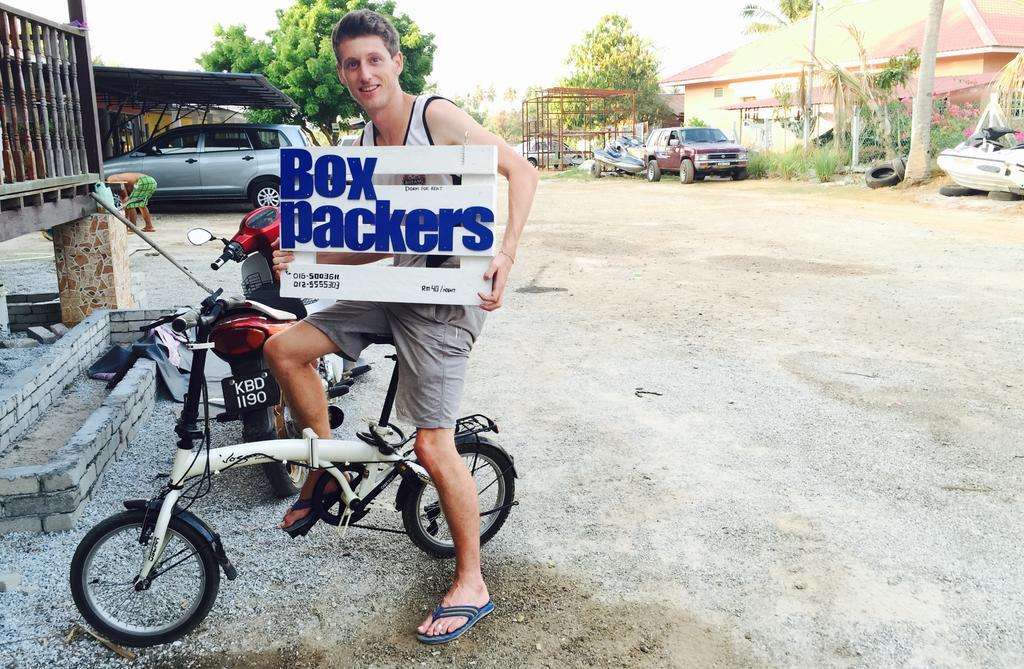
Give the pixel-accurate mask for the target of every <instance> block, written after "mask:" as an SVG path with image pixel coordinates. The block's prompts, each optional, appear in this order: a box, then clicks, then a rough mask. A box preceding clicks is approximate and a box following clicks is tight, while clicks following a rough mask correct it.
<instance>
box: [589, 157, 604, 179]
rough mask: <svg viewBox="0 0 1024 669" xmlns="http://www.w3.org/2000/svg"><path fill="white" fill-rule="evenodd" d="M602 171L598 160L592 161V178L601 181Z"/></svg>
mask: <svg viewBox="0 0 1024 669" xmlns="http://www.w3.org/2000/svg"><path fill="white" fill-rule="evenodd" d="M602 171H603V170H602V169H601V163H599V162H597V161H596V160H592V161H591V162H590V176H592V177H593V178H595V179H600V178H601V172H602Z"/></svg>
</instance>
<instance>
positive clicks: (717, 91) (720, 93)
mask: <svg viewBox="0 0 1024 669" xmlns="http://www.w3.org/2000/svg"><path fill="white" fill-rule="evenodd" d="M724 96H725V89H724V88H721V87H719V88H716V89H715V97H716V98H720V97H724Z"/></svg>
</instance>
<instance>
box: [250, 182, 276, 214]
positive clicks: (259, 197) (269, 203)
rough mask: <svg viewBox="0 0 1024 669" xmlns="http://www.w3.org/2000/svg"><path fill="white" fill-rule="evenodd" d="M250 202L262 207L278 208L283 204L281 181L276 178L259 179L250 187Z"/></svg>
mask: <svg viewBox="0 0 1024 669" xmlns="http://www.w3.org/2000/svg"><path fill="white" fill-rule="evenodd" d="M249 201H250V202H252V205H253V206H254V207H256V208H257V209H259V208H260V207H277V206H279V205H280V204H281V180H280V179H278V178H276V177H264V178H262V179H257V180H256V181H255V182H253V184H252V186H250V187H249Z"/></svg>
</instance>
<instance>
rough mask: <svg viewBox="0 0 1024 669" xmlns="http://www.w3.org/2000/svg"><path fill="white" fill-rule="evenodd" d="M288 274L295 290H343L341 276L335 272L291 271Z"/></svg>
mask: <svg viewBox="0 0 1024 669" xmlns="http://www.w3.org/2000/svg"><path fill="white" fill-rule="evenodd" d="M288 274H289V276H290V278H291V285H292V286H293V287H295V288H333V289H337V288H341V275H339V274H336V273H334V272H302V271H299V272H295V271H291V272H289V273H288Z"/></svg>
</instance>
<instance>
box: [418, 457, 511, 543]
mask: <svg viewBox="0 0 1024 669" xmlns="http://www.w3.org/2000/svg"><path fill="white" fill-rule="evenodd" d="M456 448H457V449H458V451H459V454H460V455H461V456H462V459H463V461H465V462H466V466H467V468H468V469H469V470H470V473H471V474H472V475H473V478H474V480H476V479H477V473H478V472H479V473H480V475H481V479H483V480H482V481H477V491H478V494H480V495H482V497H481V499H482V500H483V499H490V498H491V496H490V495H487V494H486V491H487V490H489V489H490V488H491V487H493V486H494V485H495V484H497V485H498V490H497V491H495V493H494V503H491V502H483V501H481V507H482V508H483V507H486V508H485V510H484V513H486V511H488V510H491V509H496V508H501V510H500V511H495V512H494V513H490V514H487V515H482V516H481V518H480V545H481V546H483V545H484V544H485V543H487V542H488V541H490V539H491V537H493V536H494V535H495V534H497V533H498V530H500V529H501V526H502V525H504V524H505V521H506V520H507V519H508V514H509V513H510V512H511V511H512V507H511V506H510V505H511V504H512V500H513V499H515V495H516V478H515V472H514V471H513V469H512V461H511V460H510V459H509V457H508V456H507V455H506V454H505V453H504V452H503V451H502V450H501V449H499V448H495V447H494V446H492V445H490V444H485V443H478V442H470V443H462V444H458V445H457V446H456ZM485 468H486V471H485ZM492 475H493V476H494V478H491V476H492ZM481 486H483V488H482V489H481ZM425 499H429V500H430V501H429V502H425V501H424V500H425ZM436 499H437V493H436V492H435V491H434V488H433V486H429V485H426V484H422V485H420V486H419V487H418V488H417V489H416V490H414V491H412V493H411V494H409V495H408V496H407V497H406V498H405V502H404V504H403V505H402V524H403V525H404V526H405V533H406V534H408V535H409V538H410V539H411V540H412V542H413V543H414V544H416V546H417V547H418V548H419V549H420V550H422V551H423V552H425V553H427V554H428V555H433V556H434V557H439V558H451V557H455V547H454V545H452V543H451V540H450V539H449V538H446V537H445V536H438V535H439V534H440V531H441V530H440V523H438V522H437V521H438V519H440V521H441V523H444V528H445V530H447V527H448V525H447V521H445V520H444V515H443V514H442V512H441V506H440V504H439V503H437V501H436ZM421 505H422V506H423V507H424V510H425V511H424V513H423V514H421V513H420V506H421ZM488 519H490V520H488ZM421 520H427V521H429V522H428V527H426V528H425V527H423V524H422V523H421ZM431 527H433V531H432V532H431Z"/></svg>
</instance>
